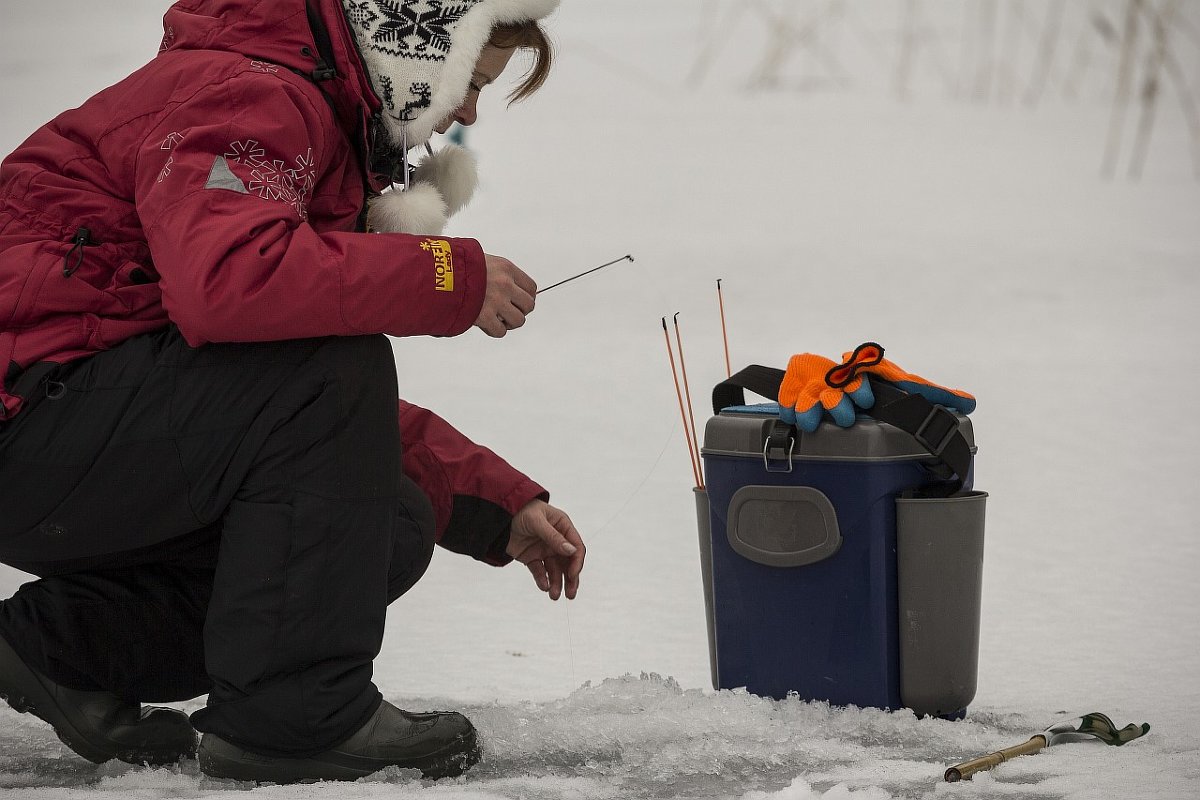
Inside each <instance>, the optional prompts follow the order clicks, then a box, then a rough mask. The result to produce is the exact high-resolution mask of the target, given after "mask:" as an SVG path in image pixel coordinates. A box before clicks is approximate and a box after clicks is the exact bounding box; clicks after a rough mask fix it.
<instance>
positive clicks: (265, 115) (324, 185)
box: [0, 0, 545, 556]
mask: <svg viewBox="0 0 1200 800" xmlns="http://www.w3.org/2000/svg"><path fill="white" fill-rule="evenodd" d="M312 6H313V9H314V10H315V19H312V20H310V19H309V16H308V14H307V13H306V4H305V2H304V0H269V1H268V0H183V2H179V3H176V4H175V5H174V6H172V7H171V9H170V10H169V11H168V12H167V13H166V16H165V17H164V20H163V21H164V28H165V35H164V37H163V41H162V46H161V51H160V53H159V54H158V56H157V57H156V58H154V59H153V60H152V61H151V62H150V63H149V64H147V65H146V66H145V67H143V68H142V69H140V70H138V71H137V72H135V73H134V74H132V75H131V76H129V77H128V78H126V79H125V80H123V81H121V82H120V83H118V84H116V85H115V86H112V87H110V88H109V89H106V90H104V91H102V92H100V93H99V94H97V95H96V96H95V97H93V98H91V99H90V100H88V101H87V102H86V103H84V104H83V106H81V107H80V108H77V109H74V110H71V111H68V112H66V113H64V114H62V115H60V116H59V117H58V118H56V119H55V120H53V121H52V122H50V123H48V124H47V125H45V126H44V127H42V128H41V129H40V130H38V131H37V132H35V133H34V134H33V135H32V136H31V137H29V139H28V140H26V141H25V143H24V144H22V145H21V146H20V147H19V148H18V149H17V150H16V151H15V152H14V153H12V154H11V155H10V156H9V157H8V158H7V159H5V160H4V162H3V165H0V373H2V375H0V377H2V380H0V420H3V419H7V418H10V417H11V416H12V415H14V414H16V413H17V412H18V411H19V410H20V408H21V404H22V398H21V397H20V396H19V395H18V392H19V391H20V390H19V389H18V387H20V386H22V384H21V383H20V378H21V376H22V375H23V374H25V375H30V374H34V373H35V372H36V369H35V370H31V369H30V368H31V367H36V368H38V369H40V368H41V367H42V366H44V365H46V364H52V363H64V362H67V361H70V360H72V359H77V358H81V357H84V356H87V355H89V354H92V353H95V352H97V351H100V350H104V349H107V348H110V347H113V346H114V345H116V344H118V343H120V342H122V341H124V340H125V339H127V338H129V337H131V336H135V335H138V334H142V333H146V332H149V331H153V330H156V329H159V328H162V327H164V326H166V325H168V324H174V325H177V326H178V327H179V330H180V331H181V332H182V334H183V336H184V337H185V338H186V340H187V341H188V342H189V343H190V344H191V345H193V346H200V345H203V344H204V343H206V342H229V341H238V342H247V341H269V340H280V339H298V338H308V337H318V336H341V335H358V334H377V333H386V334H390V335H393V336H411V335H435V336H453V335H456V334H459V333H462V332H464V331H466V330H467V329H468V328H469V327H470V326H471V324H472V323H473V322H474V320H475V319H476V317H477V316H478V314H479V310H480V308H481V307H482V304H483V294H484V287H485V282H486V268H485V265H484V258H483V252H482V250H481V249H480V247H479V245H478V243H476V242H475V241H472V240H469V239H446V238H442V237H419V236H409V235H405V234H365V233H359V232H356V230H357V228H358V220H359V218H360V214H361V212H362V209H363V205H364V202H365V196H366V192H367V186H366V185H365V183H366V182H367V181H368V180H369V177H368V175H369V173H368V169H367V164H368V160H369V158H370V154H369V139H370V133H369V131H371V130H373V125H372V119H373V116H374V115H375V114H376V112H377V111H378V110H379V108H380V102H379V99H378V98H377V97H376V96H375V94H374V92H373V91H372V90H371V88H370V83H369V80H368V78H367V75H366V73H365V70H364V68H363V66H362V62H361V60H360V58H359V56H358V52H357V50H356V48H355V46H354V42H353V38H352V34H351V32H350V30H349V29H348V27H347V25H346V21H345V18H344V16H343V12H342V6H341V3H340V0H313V2H312ZM321 29H324V30H325V31H326V32H327V36H328V39H327V40H324V39H325V37H323V36H318V35H315V34H314V31H317V32H318V33H319V32H320V31H321ZM318 41H320V42H321V44H322V45H323V46H322V47H319V46H318V44H317V43H318ZM322 52H324V53H325V54H327V55H329V56H331V57H332V60H333V62H334V63H333V64H332V65H329V64H327V63H325V59H323V58H322V57H321V55H319V53H322ZM330 66H332V67H333V69H327V68H328V67H330ZM374 188H378V187H374ZM401 419H402V422H403V423H404V428H405V430H404V439H405V442H404V444H405V471H406V472H409V473H410V474H411V475H412V476H413V477H414V478H415V479H417V481H418V483H419V484H420V485H421V486H422V488H424V489H425V490H426V492H427V493H428V494H429V495H430V497H431V498H432V499H433V500H434V504H435V511H436V514H437V518H438V533H439V536H441V535H442V534H443V533H445V532H446V530H447V528H448V526H450V525H451V521H452V520H453V521H454V522H455V523H456V526H457V527H458V528H461V530H460V531H457V532H454V533H451V534H449V537H450V539H452V540H462V541H459V545H460V546H457V547H455V549H464V550H470V551H472V554H474V555H477V556H480V555H483V553H482V551H481V549H480V546H479V543H476V544H474V545H470V546H468V545H466V544H464V542H465V540H463V537H465V536H467V535H468V534H467V532H466V528H467V527H469V525H470V523H471V522H472V516H473V515H472V512H468V511H464V510H462V509H466V508H470V509H473V510H474V511H478V510H479V509H485V512H484V516H485V517H488V518H489V519H492V518H494V516H495V515H494V514H491V516H489V514H490V513H491V512H492V511H495V510H503V511H504V512H505V513H506V514H508V515H511V514H512V513H514V512H515V511H516V510H517V509H518V508H520V506H522V505H524V503H526V502H528V501H529V500H530V499H532V498H534V497H539V496H541V497H545V491H544V490H543V489H542V488H541V487H540V486H538V485H537V484H535V483H533V482H532V481H530V480H529V479H528V478H526V477H525V476H523V475H521V474H520V473H518V472H516V471H515V470H513V469H512V468H511V467H510V466H508V465H507V464H506V463H505V462H504V461H502V460H501V459H500V458H498V457H497V456H495V455H494V454H493V453H491V452H490V451H488V450H486V449H484V448H480V447H478V446H476V445H473V444H472V443H471V442H469V441H468V440H467V439H466V438H465V437H463V436H462V435H461V434H458V433H457V431H454V430H453V428H450V426H449V425H447V424H446V423H445V422H443V421H442V420H440V419H438V418H437V417H436V416H434V415H432V414H431V413H430V412H427V411H424V410H421V409H416V408H415V407H412V406H407V405H406V404H402V406H401ZM496 507H498V509H497V508H496ZM457 523H462V524H457ZM446 543H448V541H447V542H446ZM484 549H486V548H484ZM493 555H495V554H493Z"/></svg>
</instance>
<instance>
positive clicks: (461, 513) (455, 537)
mask: <svg viewBox="0 0 1200 800" xmlns="http://www.w3.org/2000/svg"><path fill="white" fill-rule="evenodd" d="M400 437H401V439H402V441H403V443H404V474H405V475H407V476H408V477H409V478H411V479H412V480H413V481H414V482H416V484H417V485H418V486H420V487H421V489H422V490H423V491H424V492H425V494H426V495H428V497H429V499H430V501H431V502H432V503H433V511H434V516H435V518H436V520H437V541H438V544H440V545H442V546H443V547H445V548H447V549H448V550H453V551H455V552H458V553H465V554H467V555H470V556H472V557H474V558H477V559H479V560H481V561H486V562H488V563H490V564H496V565H502V564H507V563H508V562H509V561H511V560H512V559H511V558H509V557H508V556H507V555H506V554H505V552H504V549H505V548H506V547H507V546H508V534H509V528H510V526H511V524H512V518H513V516H514V515H515V514H516V513H517V512H518V511H519V510H520V509H521V508H522V507H523V506H524V505H525V504H526V503H528V502H529V501H531V500H535V499H541V500H549V499H550V495H549V493H548V492H547V491H546V490H545V489H543V488H542V487H541V486H539V485H538V484H536V483H534V482H533V481H532V480H530V479H529V478H527V477H526V476H525V475H523V474H521V473H520V472H518V471H517V470H516V469H514V468H513V467H512V466H511V465H510V464H509V463H508V462H506V461H505V460H504V459H502V458H500V456H498V455H496V454H495V453H493V452H492V451H491V450H489V449H487V448H486V447H483V446H481V445H478V444H475V443H474V442H472V441H471V440H470V439H468V438H467V437H466V436H464V435H463V434H461V433H459V432H458V431H457V430H455V429H454V428H453V427H452V426H451V425H450V423H448V422H446V421H445V420H444V419H442V418H441V417H439V416H438V415H436V414H434V413H433V412H432V411H427V410H426V409H424V408H421V407H420V406H414V405H412V404H411V403H407V402H405V401H404V400H401V401H400Z"/></svg>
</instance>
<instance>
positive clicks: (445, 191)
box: [413, 144, 479, 215]
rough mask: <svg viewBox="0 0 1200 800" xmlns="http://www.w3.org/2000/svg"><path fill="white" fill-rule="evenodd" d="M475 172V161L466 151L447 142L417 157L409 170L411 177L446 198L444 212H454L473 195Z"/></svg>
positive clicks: (476, 164) (477, 169)
mask: <svg viewBox="0 0 1200 800" xmlns="http://www.w3.org/2000/svg"><path fill="white" fill-rule="evenodd" d="M478 173H479V166H478V162H476V160H475V156H474V155H473V154H472V153H471V151H470V150H468V149H467V148H465V147H460V146H459V145H456V144H448V145H446V146H445V147H443V148H441V149H440V150H437V151H434V152H432V153H430V154H429V155H427V156H426V157H425V158H424V159H422V160H421V163H420V164H419V165H418V166H417V169H416V171H414V172H413V180H415V181H417V182H418V183H429V184H432V185H433V186H435V187H437V190H438V192H440V193H441V195H442V198H443V199H444V200H445V201H446V211H447V213H448V214H449V215H454V214H457V213H458V212H459V210H460V209H462V208H463V207H464V206H465V205H466V204H467V203H469V202H470V201H471V197H472V196H474V194H475V188H476V187H477V186H478V185H479V174H478Z"/></svg>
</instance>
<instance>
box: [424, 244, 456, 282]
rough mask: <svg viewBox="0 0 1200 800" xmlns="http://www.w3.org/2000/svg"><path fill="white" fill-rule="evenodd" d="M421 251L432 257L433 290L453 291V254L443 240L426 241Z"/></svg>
mask: <svg viewBox="0 0 1200 800" xmlns="http://www.w3.org/2000/svg"><path fill="white" fill-rule="evenodd" d="M421 249H422V250H424V251H426V252H427V253H429V254H430V255H431V256H433V290H434V291H435V292H453V291H454V252H453V251H452V250H451V249H450V242H448V241H446V240H445V239H426V240H425V241H423V242H421Z"/></svg>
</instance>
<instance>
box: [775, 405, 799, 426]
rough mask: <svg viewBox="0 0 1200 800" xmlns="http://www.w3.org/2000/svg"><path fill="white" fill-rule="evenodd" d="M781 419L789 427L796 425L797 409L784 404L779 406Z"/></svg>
mask: <svg viewBox="0 0 1200 800" xmlns="http://www.w3.org/2000/svg"><path fill="white" fill-rule="evenodd" d="M779 419H781V420H782V421H783V422H785V423H786V424H788V425H795V424H796V409H794V408H792V407H791V406H789V405H785V404H783V403H780V404H779Z"/></svg>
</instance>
